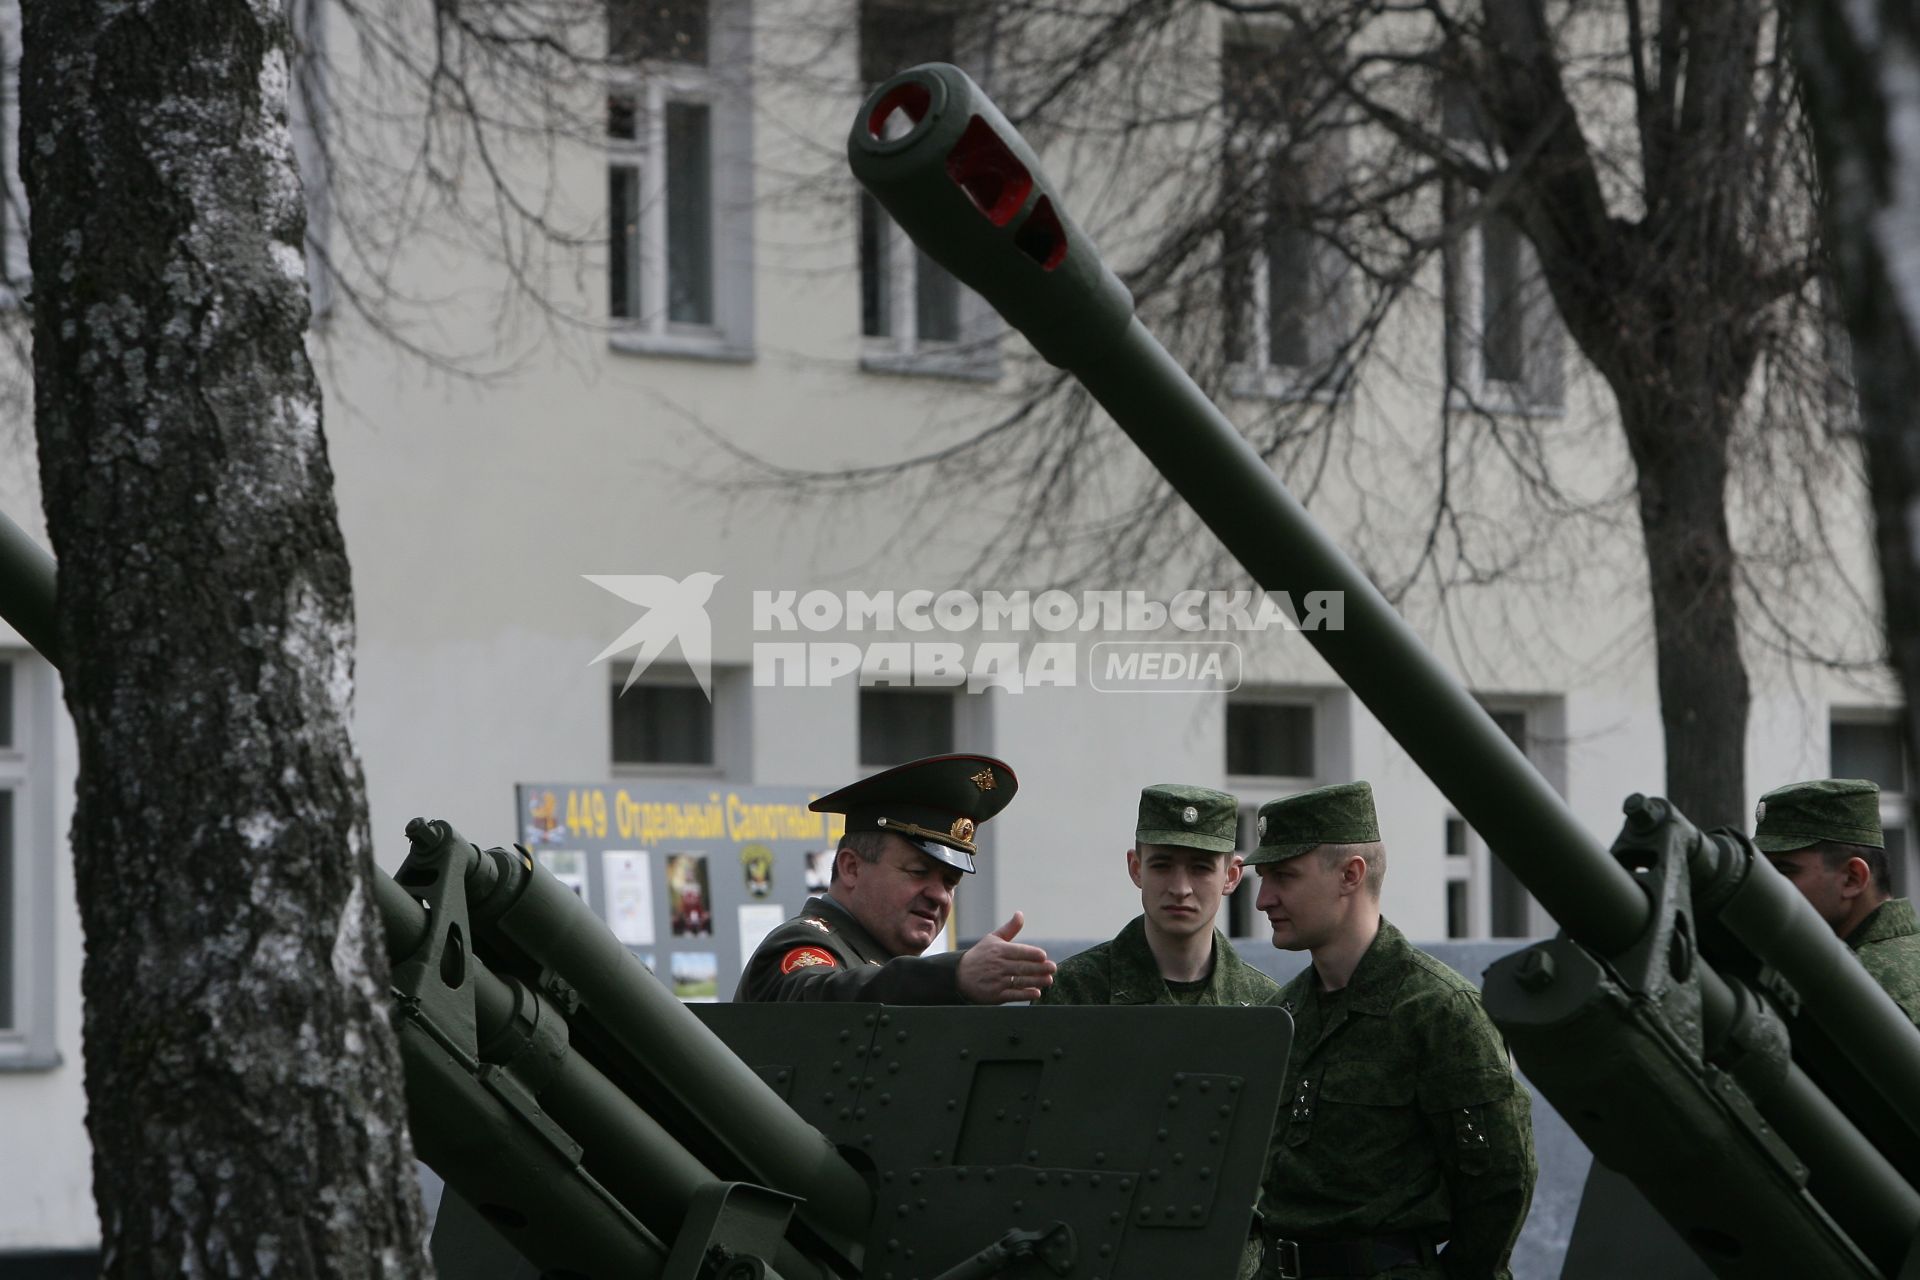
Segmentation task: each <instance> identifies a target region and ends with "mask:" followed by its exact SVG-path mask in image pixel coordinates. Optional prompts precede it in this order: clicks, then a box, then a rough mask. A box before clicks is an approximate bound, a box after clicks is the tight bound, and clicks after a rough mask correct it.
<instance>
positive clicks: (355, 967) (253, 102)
mask: <svg viewBox="0 0 1920 1280" xmlns="http://www.w3.org/2000/svg"><path fill="white" fill-rule="evenodd" d="M21 7H22V20H23V39H22V44H23V52H22V59H21V94H20V97H21V103H22V120H21V129H20V155H21V161H22V169H23V174H24V179H25V183H26V190H27V195H28V200H29V203H30V206H31V208H32V230H31V239H30V250H29V252H30V258H31V264H32V271H33V330H34V359H33V371H34V401H35V425H36V430H37V435H38V441H39V450H40V469H41V483H42V489H43V495H44V500H45V506H46V512H47V524H48V529H49V533H50V535H51V537H52V540H53V544H54V549H55V552H56V554H57V555H58V557H59V562H60V586H59V591H60V607H59V638H60V643H61V645H62V646H63V650H64V653H65V655H66V659H67V661H66V671H65V677H66V698H67V705H68V708H69V710H70V711H71V712H72V715H73V720H74V725H75V728H76V731H77V734H78V739H79V751H80V762H79V781H78V796H77V804H76V809H75V817H74V826H73V833H72V838H73V849H74V858H75V864H76V865H75V873H76V882H77V888H78V893H79V898H80V912H81V919H82V924H83V927H84V930H85V938H86V958H85V964H84V968H83V989H84V997H85V1001H86V1013H85V1021H84V1032H85V1060H86V1089H87V1098H88V1107H87V1127H88V1130H89V1132H90V1133H91V1135H92V1139H93V1151H94V1194H95V1198H96V1201H97V1203H98V1207H99V1212H100V1217H101V1230H102V1234H103V1237H104V1247H103V1253H104V1259H105V1271H106V1274H107V1275H109V1276H115V1277H118V1276H128V1277H136V1276H137V1277H155V1276H214V1275H219V1276H264V1275H273V1276H276V1277H309V1276H316V1277H318V1276H326V1277H336V1276H337V1277H360V1276H424V1275H427V1274H429V1271H428V1268H427V1265H426V1262H425V1259H424V1254H423V1250H422V1248H421V1246H420V1243H419V1241H420V1234H421V1226H420V1224H421V1214H420V1208H419V1198H418V1193H417V1190H416V1188H415V1184H414V1179H413V1172H412V1168H413V1166H412V1158H411V1146H410V1143H409V1140H408V1136H407V1130H406V1123H405V1107H404V1100H403V1095H402V1091H401V1083H400V1072H399V1056H398V1050H397V1046H396V1042H395V1039H394V1035H393V1032H392V1029H391V1027H390V1026H389V1024H388V1021H387V1009H386V992H387V964H386V959H385V957H384V955H383V954H382V953H381V950H380V945H379V944H380V932H379V929H378V928H377V927H376V923H375V919H374V916H373V914H372V902H371V893H370V890H369V883H368V877H369V876H371V875H373V874H376V872H375V868H374V865H373V861H372V858H371V853H370V849H369V841H368V832H367V818H366V804H365V798H364V794H363V788H362V782H361V774H360V764H359V761H358V758H357V756H356V754H355V752H354V749H353V745H352V743H351V741H350V739H349V737H348V732H347V719H348V714H349V704H350V699H351V694H352V687H353V617H352V599H351V592H350V588H349V582H348V572H347V560H346V554H345V548H344V545H343V543H342V540H341V535H340V530H339V526H338V521H337V518H336V513H335V508H334V502H333V495H332V473H331V470H330V468H329V465H328V461H327V453H326V443H325V440H324V438H323V436H322V434H321V424H320V395H319V388H318V385H317V383H316V382H315V379H314V375H313V371H312V369H311V367H310V366H309V364H308V360H307V355H306V350H305V346H304V334H305V330H306V326H307V318H308V309H307V297H306V276H305V270H304V264H303V259H302V253H301V231H302V225H303V220H304V215H303V210H302V203H301V195H300V183H299V179H298V176H297V173H296V171H295V169H294V162H293V153H292V148H291V144H290V138H289V134H288V130H287V118H286V97H287V92H288V73H287V66H288V60H287V41H288V32H287V29H286V24H285V17H284V13H283V11H282V7H281V5H280V4H279V3H278V2H277V0H252V2H251V3H241V2H238V0H213V2H211V3H205V4H195V5H162V4H159V3H156V2H155V0H132V2H127V0H116V2H113V3H107V2H104V0H25V2H24V3H23V4H22V6H21Z"/></svg>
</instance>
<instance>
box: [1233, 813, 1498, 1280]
mask: <svg viewBox="0 0 1920 1280" xmlns="http://www.w3.org/2000/svg"><path fill="white" fill-rule="evenodd" d="M1258 831H1259V838H1260V843H1259V847H1258V848H1256V849H1255V850H1254V852H1253V853H1252V854H1251V855H1250V856H1249V857H1248V858H1247V864H1248V865H1249V866H1253V867H1257V868H1258V874H1259V876H1260V897H1259V900H1258V905H1259V907H1260V909H1261V910H1262V911H1264V912H1265V913H1266V916H1267V921H1268V923H1269V924H1271V925H1272V926H1273V945H1274V946H1276V947H1280V948H1282V949H1284V950H1288V951H1308V952H1311V953H1312V956H1313V963H1312V964H1310V965H1308V966H1307V968H1306V969H1305V970H1303V971H1302V972H1301V974H1300V975H1299V976H1298V977H1296V978H1295V979H1294V980H1293V981H1292V982H1289V983H1288V984H1287V985H1286V987H1285V988H1284V990H1283V992H1282V995H1283V997H1284V1003H1285V1004H1286V1006H1287V1007H1288V1008H1289V1009H1290V1010H1291V1011H1292V1013H1293V1016H1294V1037H1293V1050H1292V1053H1291V1054H1290V1055H1289V1058H1288V1062H1287V1073H1286V1091H1285V1093H1284V1094H1283V1095H1282V1096H1281V1101H1280V1114H1279V1117H1278V1118H1277V1120H1276V1121H1275V1124H1274V1139H1273V1141H1274V1158H1273V1165H1272V1168H1271V1169H1270V1171H1269V1173H1268V1177H1267V1182H1266V1186H1265V1190H1264V1193H1263V1195H1262V1199H1261V1216H1262V1219H1263V1222H1262V1226H1263V1229H1264V1230H1265V1232H1266V1235H1267V1243H1268V1250H1267V1258H1266V1263H1265V1265H1264V1267H1263V1269H1262V1272H1261V1274H1262V1275H1263V1276H1391V1277H1393V1280H1414V1278H1415V1277H1421V1278H1425V1277H1443V1276H1444V1277H1448V1278H1449V1280H1466V1278H1467V1277H1473V1278H1474V1280H1491V1278H1494V1277H1498V1278H1500V1280H1507V1277H1508V1276H1509V1274H1510V1273H1509V1272H1508V1270H1507V1258H1508V1255H1509V1254H1510V1253H1511V1252H1512V1249H1513V1242H1514V1239H1515V1238H1516V1237H1517V1236H1518V1235H1519V1234H1520V1224H1521V1223H1522V1222H1524V1221H1525V1220H1526V1216H1527V1205H1528V1203H1529V1202H1530V1201H1531V1200H1532V1197H1533V1179H1534V1173H1535V1165H1534V1157H1533V1122H1532V1114H1531V1107H1530V1103H1529V1100H1528V1097H1527V1092H1526V1090H1525V1089H1524V1088H1523V1087H1522V1086H1521V1084H1520V1082H1519V1081H1518V1080H1516V1079H1515V1078H1514V1075H1513V1069H1512V1066H1511V1064H1510V1062H1509V1060H1508V1057H1507V1051H1506V1047H1505V1045H1504V1044H1503V1043H1502V1042H1501V1039H1500V1035H1499V1033H1498V1032H1497V1031H1496V1030H1494V1026H1493V1023H1492V1021H1491V1020H1490V1019H1489V1018H1488V1017H1487V1014H1486V1011H1485V1010H1484V1009H1482V1008H1481V1007H1480V993H1479V992H1478V991H1477V990H1475V988H1474V986H1473V984H1472V983H1470V982H1468V981H1467V980H1466V979H1465V978H1463V977H1461V976H1460V975H1459V974H1457V973H1455V972H1454V971H1453V970H1451V969H1449V968H1447V966H1445V965H1443V964H1441V963H1440V962H1439V961H1438V960H1435V959H1434V958H1433V957H1432V956H1429V955H1427V954H1426V953H1425V952H1422V951H1417V950H1415V949H1414V948H1413V946H1412V945H1410V944H1409V943H1408V942H1407V940H1406V938H1405V937H1404V936H1402V934H1401V933H1400V931H1399V930H1398V929H1396V928H1394V927H1393V925H1391V924H1390V923H1388V922H1387V921H1386V920H1384V919H1382V918H1381V915H1380V882H1381V879H1382V878H1383V877H1384V876H1385V874H1386V851H1385V849H1384V848H1383V847H1382V846H1381V844H1380V827H1379V824H1378V822H1377V821H1376V820H1375V818H1374V811H1373V791H1372V789H1371V788H1370V787H1368V785H1367V784H1366V783H1364V782H1348V783H1342V784H1340V785H1338V786H1331V787H1321V788H1319V789H1318V790H1314V791H1308V792H1305V793H1303V794H1301V795H1296V796H1289V797H1287V798H1285V799H1282V800H1275V801H1273V802H1272V803H1270V804H1267V805H1264V806H1262V808H1261V810H1260V821H1259V825H1258ZM1443 1245H1444V1248H1443V1247H1442V1246H1443Z"/></svg>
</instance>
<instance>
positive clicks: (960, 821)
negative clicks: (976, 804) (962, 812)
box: [947, 818, 973, 840]
mask: <svg viewBox="0 0 1920 1280" xmlns="http://www.w3.org/2000/svg"><path fill="white" fill-rule="evenodd" d="M947 834H948V835H950V836H952V837H953V838H954V839H955V840H971V839H973V819H972V818H955V819H954V820H953V825H952V826H951V827H948V828H947Z"/></svg>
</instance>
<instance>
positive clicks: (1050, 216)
mask: <svg viewBox="0 0 1920 1280" xmlns="http://www.w3.org/2000/svg"><path fill="white" fill-rule="evenodd" d="M1013 242H1014V244H1016V245H1018V246H1019V248H1020V252H1022V253H1024V254H1026V255H1027V256H1028V257H1029V258H1032V259H1033V260H1034V261H1035V262H1037V263H1039V264H1040V269H1041V270H1042V271H1051V270H1053V269H1054V268H1055V267H1057V266H1059V265H1060V264H1061V263H1062V262H1064V261H1066V257H1067V229H1066V228H1065V227H1063V226H1061V225H1060V215H1059V214H1057V213H1055V212H1054V211H1053V201H1052V200H1049V199H1048V198H1047V197H1046V196H1041V197H1040V201H1039V203H1038V204H1036V205H1034V206H1033V212H1032V213H1030V214H1028V215H1027V220H1026V221H1025V222H1023V223H1021V224H1020V229H1019V230H1018V231H1016V232H1014V233H1013Z"/></svg>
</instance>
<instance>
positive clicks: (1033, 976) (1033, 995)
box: [960, 911, 1059, 1004]
mask: <svg viewBox="0 0 1920 1280" xmlns="http://www.w3.org/2000/svg"><path fill="white" fill-rule="evenodd" d="M1026 922H1027V921H1026V917H1025V916H1024V915H1022V914H1021V913H1020V912H1018V911H1016V912H1014V913H1013V919H1011V920H1009V921H1007V922H1006V923H1005V924H1003V925H1001V926H1000V927H999V928H998V929H995V930H994V931H993V932H992V933H990V934H988V935H987V936H986V937H984V938H982V939H980V941H978V942H976V943H974V944H973V945H972V946H971V947H968V948H967V953H966V954H965V955H963V956H961V957H960V994H961V995H963V996H965V997H966V998H967V999H968V1000H969V1001H971V1002H972V1003H974V1004H1006V1003H1008V1002H1009V1001H1013V1000H1038V999H1039V998H1040V993H1041V992H1043V991H1045V990H1046V989H1047V988H1048V987H1050V986H1052V985H1053V971H1054V970H1055V969H1056V968H1058V967H1059V966H1057V965H1055V964H1054V963H1053V961H1051V960H1049V959H1047V953H1046V952H1045V951H1044V950H1043V949H1041V948H1039V947H1030V946H1027V945H1026V944H1025V943H1021V942H1015V941H1014V940H1013V938H1014V935H1015V934H1017V933H1019V932H1020V926H1021V925H1023V924H1025V923H1026Z"/></svg>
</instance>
